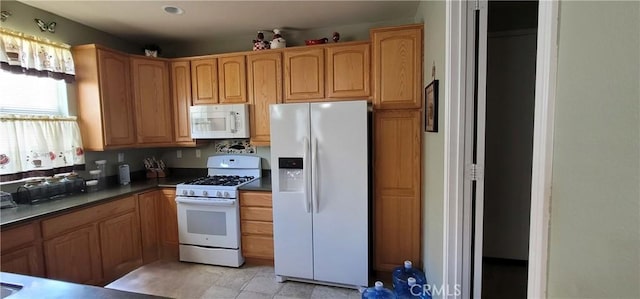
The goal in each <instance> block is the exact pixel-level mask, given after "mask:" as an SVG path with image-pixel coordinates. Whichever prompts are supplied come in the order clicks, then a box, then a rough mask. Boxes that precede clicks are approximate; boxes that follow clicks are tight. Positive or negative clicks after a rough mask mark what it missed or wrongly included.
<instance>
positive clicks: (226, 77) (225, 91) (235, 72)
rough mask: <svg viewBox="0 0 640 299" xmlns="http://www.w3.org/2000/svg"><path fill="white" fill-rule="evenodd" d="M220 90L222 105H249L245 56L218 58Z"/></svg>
mask: <svg viewBox="0 0 640 299" xmlns="http://www.w3.org/2000/svg"><path fill="white" fill-rule="evenodd" d="M218 88H219V91H220V97H219V99H220V104H242V103H248V102H249V100H248V99H247V67H246V63H245V56H244V55H239V56H224V57H219V58H218Z"/></svg>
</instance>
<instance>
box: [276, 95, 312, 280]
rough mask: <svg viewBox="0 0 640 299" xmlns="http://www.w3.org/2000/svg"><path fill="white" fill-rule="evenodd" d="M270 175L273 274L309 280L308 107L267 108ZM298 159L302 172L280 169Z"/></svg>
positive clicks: (291, 105)
mask: <svg viewBox="0 0 640 299" xmlns="http://www.w3.org/2000/svg"><path fill="white" fill-rule="evenodd" d="M270 113H271V173H272V186H273V189H272V196H273V243H274V244H273V245H274V264H275V273H276V275H280V276H291V277H298V278H306V279H313V242H312V230H313V226H312V218H311V204H310V201H311V190H310V189H311V188H310V185H311V184H310V180H309V178H310V169H309V165H310V162H311V157H310V156H309V155H310V150H309V147H310V133H309V130H310V129H309V104H307V103H305V104H279V105H271V107H270ZM281 158H302V159H303V169H302V171H301V172H296V171H295V170H289V169H281V168H280V167H279V161H280V160H281Z"/></svg>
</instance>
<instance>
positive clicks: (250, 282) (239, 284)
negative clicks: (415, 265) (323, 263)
mask: <svg viewBox="0 0 640 299" xmlns="http://www.w3.org/2000/svg"><path fill="white" fill-rule="evenodd" d="M106 288H111V289H118V290H123V291H130V292H136V293H144V294H151V295H158V296H165V297H172V298H220V299H224V298H237V299H262V298H274V299H289V298H291V299H293V298H301V299H325V298H326V299H358V298H360V293H359V292H358V291H357V290H354V289H345V288H337V287H328V286H321V285H314V284H308V283H301V282H294V281H286V282H284V283H278V282H276V280H275V274H274V272H273V267H269V266H250V265H244V266H242V267H241V268H238V269H236V268H227V267H217V266H209V265H202V264H192V263H182V262H176V261H164V260H163V261H157V262H154V263H151V264H148V265H145V266H143V267H140V268H138V269H136V270H134V271H132V272H130V273H129V274H127V275H125V276H124V277H122V278H120V279H118V280H116V281H114V282H112V283H110V284H109V285H107V286H106Z"/></svg>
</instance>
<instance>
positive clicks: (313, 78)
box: [284, 47, 324, 103]
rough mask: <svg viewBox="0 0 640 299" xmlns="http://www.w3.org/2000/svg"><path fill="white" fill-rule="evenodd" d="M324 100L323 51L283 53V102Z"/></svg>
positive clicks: (316, 49)
mask: <svg viewBox="0 0 640 299" xmlns="http://www.w3.org/2000/svg"><path fill="white" fill-rule="evenodd" d="M323 98H324V49H323V48H321V47H317V48H311V49H302V50H287V51H284V102H285V103H291V102H306V101H309V100H319V99H323Z"/></svg>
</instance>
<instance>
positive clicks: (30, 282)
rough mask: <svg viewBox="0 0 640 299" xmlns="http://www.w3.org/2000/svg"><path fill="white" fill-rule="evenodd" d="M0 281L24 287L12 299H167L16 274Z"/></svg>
mask: <svg viewBox="0 0 640 299" xmlns="http://www.w3.org/2000/svg"><path fill="white" fill-rule="evenodd" d="M0 281H2V283H9V284H12V285H19V286H22V289H21V290H19V291H18V292H16V293H14V294H13V295H11V299H20V298H29V299H31V298H61V299H63V298H64V299H66V298H98V299H101V298H118V299H137V298H140V299H142V298H167V297H159V296H153V295H145V294H138V293H131V292H125V291H120V290H113V289H105V288H101V287H94V286H88V285H82V284H75V283H70V282H64V281H58V280H52V279H47V278H40V277H32V276H26V275H20V274H14V273H7V272H0Z"/></svg>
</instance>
